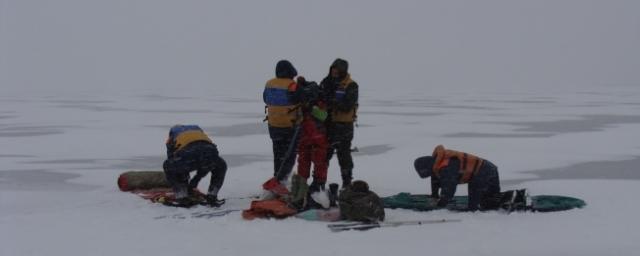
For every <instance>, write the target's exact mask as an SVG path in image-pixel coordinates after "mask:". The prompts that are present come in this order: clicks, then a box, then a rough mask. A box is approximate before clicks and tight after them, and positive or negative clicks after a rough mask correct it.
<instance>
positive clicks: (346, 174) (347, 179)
mask: <svg viewBox="0 0 640 256" xmlns="http://www.w3.org/2000/svg"><path fill="white" fill-rule="evenodd" d="M341 174H342V189H345V188H346V187H348V186H349V185H351V180H353V176H352V172H351V170H341Z"/></svg>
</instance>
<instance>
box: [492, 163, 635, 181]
mask: <svg viewBox="0 0 640 256" xmlns="http://www.w3.org/2000/svg"><path fill="white" fill-rule="evenodd" d="M523 173H527V174H533V175H535V176H537V177H536V178H529V179H516V180H506V181H503V182H502V183H503V184H505V185H514V184H520V183H523V182H527V181H535V180H580V179H608V180H640V157H635V158H633V159H629V160H620V161H596V162H586V163H579V164H574V165H570V166H566V167H560V168H553V169H545V170H533V171H526V172H523Z"/></svg>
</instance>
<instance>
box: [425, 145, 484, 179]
mask: <svg viewBox="0 0 640 256" xmlns="http://www.w3.org/2000/svg"><path fill="white" fill-rule="evenodd" d="M433 157H434V158H435V161H434V163H433V174H434V175H435V176H436V177H440V171H441V170H442V169H443V168H445V167H447V166H448V165H449V160H450V159H451V158H454V157H455V158H458V160H460V170H459V172H460V173H461V174H462V178H460V182H459V183H460V184H464V183H468V182H469V181H470V180H471V177H473V175H475V174H476V173H478V170H480V166H481V165H482V163H483V162H484V159H482V158H480V157H477V156H474V155H472V154H467V153H464V152H460V151H455V150H450V149H445V148H444V146H442V145H438V146H437V147H436V148H435V149H434V150H433Z"/></svg>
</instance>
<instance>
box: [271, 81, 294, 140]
mask: <svg viewBox="0 0 640 256" xmlns="http://www.w3.org/2000/svg"><path fill="white" fill-rule="evenodd" d="M295 89H296V83H295V81H293V80H292V79H289V78H274V79H271V80H269V81H267V84H266V86H265V91H264V96H265V103H266V104H267V121H268V122H269V125H270V126H273V127H280V128H288V127H293V126H294V124H295V123H296V121H297V120H298V116H299V111H296V110H295V108H296V106H295V105H294V104H293V103H292V102H291V101H290V100H289V97H288V96H287V93H288V92H289V91H290V90H295Z"/></svg>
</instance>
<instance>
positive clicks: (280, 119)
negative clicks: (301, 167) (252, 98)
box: [262, 60, 301, 194]
mask: <svg viewBox="0 0 640 256" xmlns="http://www.w3.org/2000/svg"><path fill="white" fill-rule="evenodd" d="M297 75H298V72H297V71H296V69H295V68H294V67H293V65H292V64H291V62H289V61H288V60H280V61H278V63H277V64H276V77H275V78H273V79H271V80H269V81H267V84H266V85H265V88H264V91H263V93H262V98H263V100H264V103H265V104H266V108H267V122H268V124H269V136H270V137H271V141H272V143H273V177H272V178H271V179H270V180H268V181H267V182H266V183H265V184H263V188H264V189H266V190H270V191H271V190H273V189H274V188H277V187H279V188H282V187H283V186H282V183H283V182H284V180H286V179H287V178H288V176H289V174H290V173H291V171H292V170H293V165H294V164H295V158H296V154H295V152H287V151H293V150H295V147H291V146H292V145H293V146H295V144H293V143H295V142H296V139H297V138H295V137H296V135H295V130H296V129H295V128H296V125H297V123H298V122H299V121H300V118H301V113H300V109H299V107H298V106H297V104H298V99H297V87H298V86H297V84H296V82H295V81H294V80H293V79H294V78H295V77H296V76H297ZM292 149H293V150H292ZM274 192H276V193H278V194H280V193H286V191H280V192H278V191H274Z"/></svg>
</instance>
